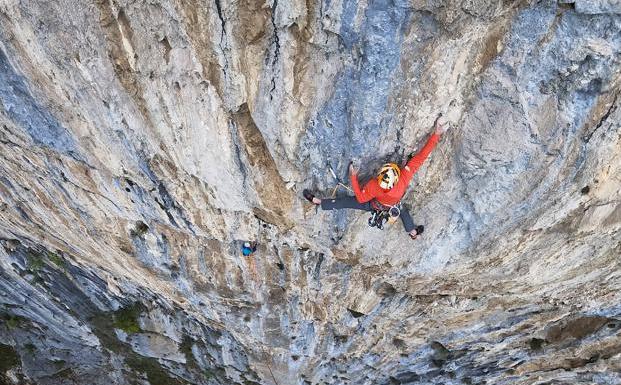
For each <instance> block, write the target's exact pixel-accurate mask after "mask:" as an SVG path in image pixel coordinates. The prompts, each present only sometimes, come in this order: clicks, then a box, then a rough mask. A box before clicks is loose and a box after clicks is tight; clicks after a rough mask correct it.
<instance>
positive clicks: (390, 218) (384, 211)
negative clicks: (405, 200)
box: [369, 201, 401, 230]
mask: <svg viewBox="0 0 621 385" xmlns="http://www.w3.org/2000/svg"><path fill="white" fill-rule="evenodd" d="M371 208H372V209H373V211H371V216H370V217H369V226H371V227H377V228H378V229H380V230H383V229H384V223H386V222H388V223H389V224H392V223H394V222H395V221H396V220H397V218H399V215H401V203H397V204H396V205H394V206H385V205H383V204H381V203H379V202H378V201H373V202H372V203H371Z"/></svg>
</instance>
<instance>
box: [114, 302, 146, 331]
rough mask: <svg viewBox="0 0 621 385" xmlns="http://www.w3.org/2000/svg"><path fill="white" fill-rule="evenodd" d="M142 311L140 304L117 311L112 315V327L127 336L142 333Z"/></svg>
mask: <svg viewBox="0 0 621 385" xmlns="http://www.w3.org/2000/svg"><path fill="white" fill-rule="evenodd" d="M141 311H142V308H141V306H140V305H138V304H134V305H131V306H128V307H125V308H123V309H120V310H117V311H115V312H114V313H112V319H113V323H112V326H113V327H114V328H116V329H121V330H123V331H124V332H125V333H127V334H131V333H140V332H141V331H142V329H140V324H139V323H138V317H140V312H141Z"/></svg>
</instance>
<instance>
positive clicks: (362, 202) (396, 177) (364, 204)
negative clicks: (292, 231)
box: [303, 118, 448, 239]
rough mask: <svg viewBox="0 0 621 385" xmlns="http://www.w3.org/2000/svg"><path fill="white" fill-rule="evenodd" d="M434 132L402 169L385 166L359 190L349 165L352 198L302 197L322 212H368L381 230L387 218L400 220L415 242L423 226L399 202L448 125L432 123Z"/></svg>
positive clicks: (354, 172)
mask: <svg viewBox="0 0 621 385" xmlns="http://www.w3.org/2000/svg"><path fill="white" fill-rule="evenodd" d="M434 129H435V131H434V133H433V134H431V136H430V137H429V139H427V143H425V146H424V147H423V148H422V149H421V150H420V151H419V152H418V153H417V154H416V155H414V156H412V157H411V158H410V160H409V161H408V163H407V164H406V165H405V167H403V168H402V169H401V168H399V166H398V165H397V164H395V163H387V164H385V165H384V166H382V168H381V169H380V172H379V174H378V176H377V178H375V179H371V180H370V181H369V182H367V184H366V185H365V186H364V187H363V188H362V190H361V189H360V185H359V183H358V170H357V169H356V168H355V167H354V165H353V164H352V163H350V165H349V173H350V179H351V187H352V189H353V191H354V194H355V197H353V196H344V197H340V198H335V199H329V198H324V199H320V198H317V197H316V196H315V195H313V194H312V193H311V192H310V191H309V190H304V191H303V195H304V198H306V199H308V201H310V202H311V203H313V204H315V205H320V206H321V208H322V209H323V210H334V209H356V210H364V211H370V212H371V213H372V214H371V217H370V218H369V225H370V226H375V227H378V228H379V229H382V228H383V224H384V222H385V221H387V220H389V219H395V218H397V217H400V218H401V221H402V222H403V227H405V231H407V232H408V234H409V235H410V237H411V238H412V239H416V237H417V236H418V235H420V234H421V233H422V232H423V230H424V229H425V227H424V226H422V225H419V226H416V225H415V224H414V221H413V220H412V217H411V216H410V213H409V212H408V210H407V209H406V208H405V207H403V206H402V205H401V203H400V201H401V198H402V197H403V195H405V191H406V190H407V187H408V185H409V184H410V180H411V179H412V176H413V175H414V174H415V173H416V171H417V170H418V169H419V167H420V166H421V165H422V164H423V162H424V161H425V159H427V157H428V156H429V154H430V153H431V151H432V150H433V149H434V147H435V146H436V144H437V143H438V141H439V140H440V136H441V135H442V134H443V133H444V132H446V130H447V129H448V124H443V123H441V122H440V118H438V119H437V120H436V123H435V126H434Z"/></svg>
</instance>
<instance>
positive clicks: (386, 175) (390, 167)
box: [377, 163, 401, 190]
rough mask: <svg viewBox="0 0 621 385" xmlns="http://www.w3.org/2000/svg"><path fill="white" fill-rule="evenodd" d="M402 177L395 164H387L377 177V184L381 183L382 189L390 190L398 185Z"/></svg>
mask: <svg viewBox="0 0 621 385" xmlns="http://www.w3.org/2000/svg"><path fill="white" fill-rule="evenodd" d="M400 175H401V170H400V169H399V166H397V165H396V164H395V163H386V164H385V165H383V166H382V168H381V169H380V172H379V174H378V175H377V183H379V185H380V187H381V188H383V189H384V190H390V189H391V188H393V187H394V185H395V184H397V181H398V180H399V176H400Z"/></svg>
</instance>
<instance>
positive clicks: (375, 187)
mask: <svg viewBox="0 0 621 385" xmlns="http://www.w3.org/2000/svg"><path fill="white" fill-rule="evenodd" d="M438 140H440V135H438V134H436V133H435V132H434V133H433V134H432V135H431V136H430V137H429V139H427V143H425V146H424V147H423V148H422V149H421V150H420V151H419V152H418V153H417V154H416V155H414V156H413V157H412V159H410V160H409V161H408V164H407V165H406V166H405V167H404V168H402V169H401V175H400V176H399V180H398V181H397V184H395V185H394V186H393V188H391V189H389V190H384V189H383V188H381V187H380V185H379V182H378V181H377V178H373V179H371V180H370V181H369V182H368V183H367V184H366V185H365V186H364V188H363V189H362V190H361V189H360V185H359V184H358V175H357V174H351V175H350V179H351V187H352V189H353V190H354V194H355V195H356V200H357V201H358V202H359V203H365V202H368V201H370V200H372V199H376V200H377V201H378V202H379V203H381V204H383V205H385V206H393V205H396V204H397V203H399V201H400V200H401V198H402V197H403V195H405V190H407V188H408V185H409V184H410V180H412V176H413V175H414V173H416V171H417V170H418V169H419V167H420V166H421V165H422V164H423V162H424V161H425V159H427V157H428V156H429V154H430V153H431V151H432V150H433V148H434V147H435V146H436V144H437V143H438Z"/></svg>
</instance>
